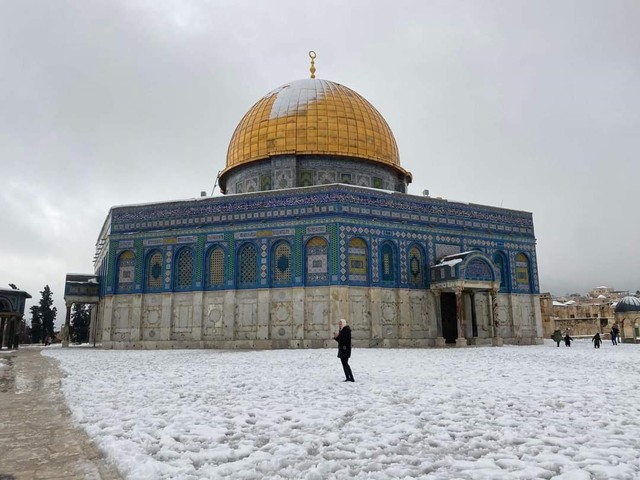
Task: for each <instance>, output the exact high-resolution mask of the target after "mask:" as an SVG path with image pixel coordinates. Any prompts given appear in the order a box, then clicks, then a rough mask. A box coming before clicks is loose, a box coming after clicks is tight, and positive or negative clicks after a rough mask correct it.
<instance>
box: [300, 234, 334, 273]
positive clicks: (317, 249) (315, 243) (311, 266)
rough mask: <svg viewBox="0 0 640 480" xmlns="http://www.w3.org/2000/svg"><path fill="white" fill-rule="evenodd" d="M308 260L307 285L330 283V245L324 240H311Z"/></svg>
mask: <svg viewBox="0 0 640 480" xmlns="http://www.w3.org/2000/svg"><path fill="white" fill-rule="evenodd" d="M306 260H307V262H306V266H307V268H306V272H305V275H306V283H308V284H321V283H327V282H328V281H329V244H328V243H327V241H326V240H325V239H324V238H322V237H313V238H311V239H309V241H308V242H307V252H306Z"/></svg>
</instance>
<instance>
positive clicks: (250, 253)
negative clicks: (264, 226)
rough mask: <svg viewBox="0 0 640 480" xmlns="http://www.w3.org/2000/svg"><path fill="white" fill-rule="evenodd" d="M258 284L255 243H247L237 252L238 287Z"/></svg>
mask: <svg viewBox="0 0 640 480" xmlns="http://www.w3.org/2000/svg"><path fill="white" fill-rule="evenodd" d="M257 285H258V252H257V251H256V247H255V245H253V244H251V243H247V244H245V245H243V246H242V247H240V250H239V252H238V286H239V287H240V288H250V287H256V286H257Z"/></svg>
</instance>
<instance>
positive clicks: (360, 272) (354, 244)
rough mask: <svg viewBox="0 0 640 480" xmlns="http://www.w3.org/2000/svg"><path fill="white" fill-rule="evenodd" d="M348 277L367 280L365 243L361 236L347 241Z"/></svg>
mask: <svg viewBox="0 0 640 480" xmlns="http://www.w3.org/2000/svg"><path fill="white" fill-rule="evenodd" d="M348 265H349V279H350V280H355V281H357V282H366V281H367V271H368V269H367V266H368V265H367V244H366V243H365V241H364V240H362V239H361V238H352V239H351V240H350V241H349V264H348Z"/></svg>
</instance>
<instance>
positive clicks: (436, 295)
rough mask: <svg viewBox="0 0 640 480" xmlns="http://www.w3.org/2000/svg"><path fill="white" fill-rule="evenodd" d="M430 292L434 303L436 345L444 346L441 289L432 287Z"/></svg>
mask: <svg viewBox="0 0 640 480" xmlns="http://www.w3.org/2000/svg"><path fill="white" fill-rule="evenodd" d="M432 292H433V297H434V299H435V304H436V307H435V308H436V347H444V346H445V343H446V342H445V339H444V337H443V336H442V308H441V306H440V295H441V294H442V291H441V290H437V289H434V290H432Z"/></svg>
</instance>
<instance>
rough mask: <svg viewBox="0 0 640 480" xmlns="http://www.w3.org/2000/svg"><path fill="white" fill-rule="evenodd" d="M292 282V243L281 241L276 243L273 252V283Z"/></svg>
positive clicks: (285, 283)
mask: <svg viewBox="0 0 640 480" xmlns="http://www.w3.org/2000/svg"><path fill="white" fill-rule="evenodd" d="M290 283H291V245H289V244H288V243H287V242H284V241H281V242H278V243H276V244H275V245H274V247H273V250H272V252H271V284H272V285H289V284H290Z"/></svg>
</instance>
